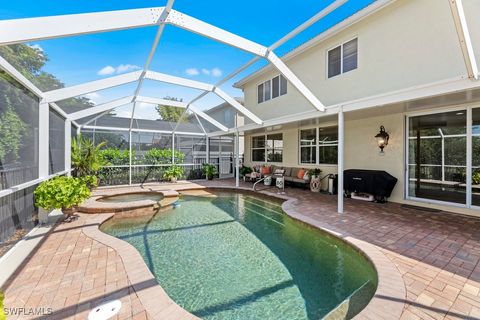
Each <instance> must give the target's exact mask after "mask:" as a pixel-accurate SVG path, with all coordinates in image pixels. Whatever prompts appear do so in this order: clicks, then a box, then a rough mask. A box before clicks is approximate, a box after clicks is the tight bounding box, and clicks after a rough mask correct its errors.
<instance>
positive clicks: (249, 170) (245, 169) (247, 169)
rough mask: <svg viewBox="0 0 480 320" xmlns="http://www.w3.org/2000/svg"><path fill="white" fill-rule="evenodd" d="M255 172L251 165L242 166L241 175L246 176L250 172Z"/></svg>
mask: <svg viewBox="0 0 480 320" xmlns="http://www.w3.org/2000/svg"><path fill="white" fill-rule="evenodd" d="M252 172H253V169H252V168H251V167H247V166H242V167H241V168H240V175H241V176H244V177H245V175H247V174H249V173H252Z"/></svg>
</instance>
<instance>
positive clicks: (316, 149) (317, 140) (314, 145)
mask: <svg viewBox="0 0 480 320" xmlns="http://www.w3.org/2000/svg"><path fill="white" fill-rule="evenodd" d="M299 146H300V163H302V164H337V146H338V138H337V127H336V126H333V127H324V128H312V129H304V130H300V143H299Z"/></svg>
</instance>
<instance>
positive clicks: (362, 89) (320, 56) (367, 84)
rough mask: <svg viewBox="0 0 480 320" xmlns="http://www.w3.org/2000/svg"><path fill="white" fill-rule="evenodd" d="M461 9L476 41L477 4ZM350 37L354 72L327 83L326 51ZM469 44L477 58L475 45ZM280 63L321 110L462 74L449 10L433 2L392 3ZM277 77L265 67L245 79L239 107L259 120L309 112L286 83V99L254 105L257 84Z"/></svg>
mask: <svg viewBox="0 0 480 320" xmlns="http://www.w3.org/2000/svg"><path fill="white" fill-rule="evenodd" d="M465 8H466V10H468V14H467V17H469V20H468V24H469V27H470V30H471V32H472V36H475V35H476V39H480V21H479V20H478V19H476V18H475V16H476V15H474V14H473V13H474V12H480V2H479V1H475V0H466V1H465ZM355 37H357V38H358V68H357V69H355V70H352V71H350V72H347V73H344V74H341V75H338V76H335V77H333V78H330V79H328V78H327V68H326V64H327V58H326V55H327V51H328V50H329V49H332V48H334V47H336V46H338V45H340V44H342V43H344V42H345V41H348V40H351V39H353V38H355ZM474 40H475V38H474ZM474 42H475V45H474V46H475V50H476V52H477V60H478V59H479V57H480V41H474ZM479 63H480V61H479ZM286 64H287V65H288V66H289V67H290V68H291V69H292V71H293V72H294V73H295V74H296V75H297V76H298V77H299V78H300V79H301V80H302V81H303V82H304V83H305V84H306V85H307V87H308V88H310V89H311V90H312V91H313V93H314V94H315V95H316V96H317V97H318V98H319V99H320V101H322V102H323V103H324V104H325V105H326V106H330V105H335V104H338V103H341V102H346V101H351V100H355V99H359V98H365V97H369V96H373V95H377V94H383V93H386V92H390V91H395V90H400V89H405V88H410V87H413V86H417V85H422V84H427V83H431V82H436V81H440V80H445V79H451V78H455V77H460V76H463V75H465V74H466V69H465V64H464V60H463V57H462V52H461V50H460V46H459V41H458V37H457V34H456V29H455V25H454V23H453V18H452V13H451V10H450V6H449V4H448V2H447V1H438V0H415V1H413V0H398V1H395V2H394V3H393V4H391V5H389V6H387V7H386V8H384V9H382V10H380V11H378V12H376V13H374V14H372V15H370V16H369V17H367V18H365V19H364V20H362V21H360V22H358V23H356V24H354V25H352V26H351V27H349V28H347V29H344V30H343V31H341V32H339V33H337V34H336V35H334V36H332V37H330V38H327V39H326V40H325V41H323V42H321V43H320V44H318V45H316V46H315V47H312V48H310V49H308V50H306V51H305V52H303V53H301V54H299V55H296V56H294V57H292V58H291V59H289V60H287V61H286ZM277 74H278V72H277V71H274V70H271V69H270V71H269V72H266V73H264V74H261V75H260V76H258V77H256V78H253V79H250V80H248V82H247V83H246V84H245V85H244V86H243V89H244V94H245V106H246V107H247V108H249V109H250V110H251V111H253V113H255V114H256V115H257V116H259V117H260V118H262V119H263V120H266V119H272V118H276V117H280V116H285V115H289V114H292V112H294V113H298V112H302V111H310V110H312V108H313V107H312V106H311V105H310V104H309V103H308V102H307V101H306V99H305V98H304V97H303V96H302V95H301V94H300V93H299V92H298V91H297V90H296V89H295V88H293V87H292V86H291V85H290V84H288V93H287V94H286V95H284V96H280V97H278V98H275V99H272V100H269V101H267V102H263V103H260V104H258V103H257V85H258V84H259V83H262V82H264V81H266V80H268V79H271V78H272V77H274V76H276V75H277Z"/></svg>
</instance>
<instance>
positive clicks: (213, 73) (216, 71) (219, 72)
mask: <svg viewBox="0 0 480 320" xmlns="http://www.w3.org/2000/svg"><path fill="white" fill-rule="evenodd" d="M195 70H196V71H198V70H197V69H196V68H195ZM201 71H202V73H203V74H204V75H206V76H212V77H215V78H218V77H221V76H222V74H223V72H222V70H221V69H220V68H217V67H215V68H213V69H207V68H202V69H201ZM195 75H197V74H195Z"/></svg>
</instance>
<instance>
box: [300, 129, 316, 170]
mask: <svg viewBox="0 0 480 320" xmlns="http://www.w3.org/2000/svg"><path fill="white" fill-rule="evenodd" d="M300 163H306V164H316V163H317V129H307V130H300Z"/></svg>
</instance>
